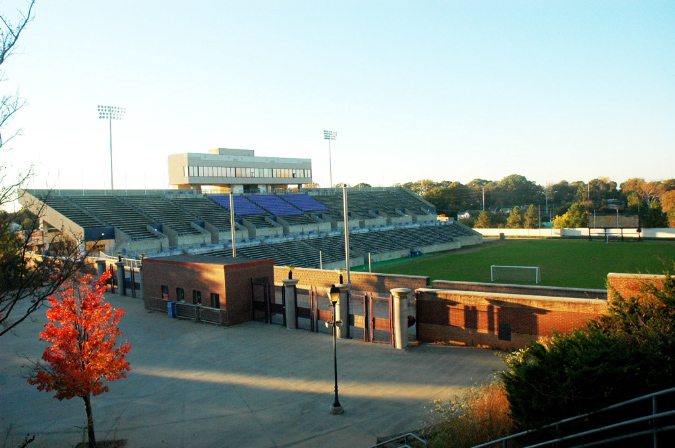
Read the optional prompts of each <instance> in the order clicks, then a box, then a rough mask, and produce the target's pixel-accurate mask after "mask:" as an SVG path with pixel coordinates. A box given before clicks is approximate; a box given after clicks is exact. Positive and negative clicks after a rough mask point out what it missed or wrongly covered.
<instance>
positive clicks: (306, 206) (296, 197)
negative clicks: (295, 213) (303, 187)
mask: <svg viewBox="0 0 675 448" xmlns="http://www.w3.org/2000/svg"><path fill="white" fill-rule="evenodd" d="M278 196H279V198H281V199H283V200H284V201H286V202H288V203H289V204H291V205H293V206H294V207H295V208H297V209H298V210H302V211H303V212H320V211H324V210H328V207H326V206H325V205H323V204H322V203H321V202H319V201H317V200H316V199H314V198H313V197H311V196H308V195H306V194H280V195H278Z"/></svg>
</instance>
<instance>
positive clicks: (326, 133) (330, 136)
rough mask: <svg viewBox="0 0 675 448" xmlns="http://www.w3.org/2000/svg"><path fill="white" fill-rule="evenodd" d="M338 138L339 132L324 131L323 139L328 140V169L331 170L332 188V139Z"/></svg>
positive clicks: (331, 186)
mask: <svg viewBox="0 0 675 448" xmlns="http://www.w3.org/2000/svg"><path fill="white" fill-rule="evenodd" d="M336 138H337V132H333V131H323V139H324V140H328V169H329V171H330V188H333V162H332V160H331V159H332V158H331V155H330V141H331V140H335V139H336Z"/></svg>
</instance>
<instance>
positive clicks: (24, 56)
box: [0, 0, 675, 188]
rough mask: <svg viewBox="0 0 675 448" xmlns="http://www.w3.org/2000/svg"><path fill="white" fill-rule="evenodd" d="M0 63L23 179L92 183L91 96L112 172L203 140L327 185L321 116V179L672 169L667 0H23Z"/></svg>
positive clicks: (12, 156)
mask: <svg viewBox="0 0 675 448" xmlns="http://www.w3.org/2000/svg"><path fill="white" fill-rule="evenodd" d="M21 4H22V2H21V1H18V0H12V1H5V2H3V3H2V4H1V5H0V8H1V10H2V13H3V14H5V15H10V16H11V12H12V11H13V10H15V9H16V8H17V7H18V6H20V5H21ZM3 68H4V69H5V73H6V78H7V81H5V82H4V83H2V84H0V87H1V88H2V89H3V91H4V92H12V91H13V90H14V89H16V88H18V89H19V91H20V93H21V95H22V96H23V97H24V98H25V99H26V100H27V101H28V105H27V106H26V107H25V108H24V109H23V110H22V111H21V112H20V114H18V115H17V116H16V118H15V119H14V120H13V121H12V123H11V125H12V126H14V127H21V128H22V129H23V131H22V136H21V137H20V138H17V139H16V140H14V141H13V142H12V143H13V144H12V145H11V146H12V148H13V150H12V151H11V152H10V153H4V154H2V157H3V159H5V160H9V161H11V163H13V166H14V167H16V169H17V170H18V169H20V168H25V167H26V166H27V165H29V164H31V163H32V164H35V166H36V171H37V176H36V178H35V179H34V180H33V181H32V182H31V185H30V186H34V187H36V188H44V187H54V188H59V187H60V188H82V186H84V187H85V188H104V187H106V188H108V187H109V175H110V173H109V141H108V123H107V121H104V120H100V119H98V115H97V105H98V104H105V105H114V106H122V107H126V109H127V114H126V117H125V119H124V120H123V121H119V122H113V150H114V163H115V187H116V188H124V187H127V188H143V187H144V186H147V187H148V188H161V187H166V185H167V180H168V176H167V175H166V160H167V156H168V155H169V154H173V153H182V152H205V151H206V150H208V149H210V148H216V147H229V148H245V149H254V150H255V151H256V154H257V155H260V156H276V157H301V158H311V159H312V165H313V169H314V180H315V181H317V182H319V183H320V184H322V186H327V184H328V145H327V142H326V141H325V140H323V130H324V129H329V130H333V131H337V132H338V139H337V140H336V141H335V142H333V144H332V154H333V179H334V181H335V182H344V181H346V182H348V183H351V184H355V183H359V182H366V183H370V184H372V185H391V184H393V183H394V182H401V183H403V182H406V181H414V180H419V179H423V178H430V179H433V180H436V181H440V180H457V181H460V182H462V183H466V182H468V181H470V180H471V179H474V178H483V179H489V180H500V179H502V178H503V177H505V176H507V175H509V174H522V175H524V176H526V177H527V178H528V179H530V180H534V181H536V182H537V183H539V184H541V185H544V184H545V183H546V182H551V183H554V182H557V181H559V180H561V179H566V180H568V181H574V180H584V181H588V180H590V179H592V178H595V177H599V176H608V177H610V178H612V179H613V180H615V181H617V182H622V181H624V180H626V179H627V178H629V177H644V178H646V179H647V180H657V179H666V178H671V177H675V2H673V1H660V2H654V1H626V2H623V1H602V2H593V1H565V2H558V1H555V2H554V1H500V2H493V1H444V2H437V1H424V2H414V1H408V2H400V1H316V0H315V1H283V0H280V1H236V2H225V1H218V2H216V1H210V2H206V1H194V2H185V1H181V2H176V1H145V0H144V1H128V0H118V1H114V2H100V1H75V0H72V1H57V0H52V1H41V0H38V2H37V4H36V6H35V20H34V21H33V22H32V23H31V24H30V26H29V27H28V28H27V29H26V30H25V35H23V36H22V38H21V40H20V48H19V49H18V51H17V53H16V54H15V55H14V56H13V57H12V59H10V60H9V61H8V62H7V63H5V64H4V65H3ZM6 132H9V130H8V131H6ZM6 132H5V131H3V135H4V134H5V133H6Z"/></svg>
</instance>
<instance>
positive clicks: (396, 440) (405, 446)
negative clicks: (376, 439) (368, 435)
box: [369, 432, 429, 448]
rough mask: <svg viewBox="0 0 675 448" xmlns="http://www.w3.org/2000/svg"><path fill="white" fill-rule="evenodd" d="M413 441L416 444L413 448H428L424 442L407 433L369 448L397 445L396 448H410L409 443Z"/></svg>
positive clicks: (413, 434)
mask: <svg viewBox="0 0 675 448" xmlns="http://www.w3.org/2000/svg"><path fill="white" fill-rule="evenodd" d="M413 441H414V442H417V443H415V447H427V448H428V447H429V444H428V443H427V441H426V440H424V439H422V438H420V437H419V436H417V435H416V434H415V433H412V432H409V433H406V434H401V435H400V436H396V437H394V438H391V439H389V440H385V441H384V442H380V443H378V444H377V445H373V446H371V447H369V448H377V447H388V446H389V445H390V444H397V445H396V447H398V448H408V447H412V445H410V442H413ZM400 443H403V445H399V444H400Z"/></svg>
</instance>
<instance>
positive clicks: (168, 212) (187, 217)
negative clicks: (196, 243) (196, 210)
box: [120, 195, 200, 235]
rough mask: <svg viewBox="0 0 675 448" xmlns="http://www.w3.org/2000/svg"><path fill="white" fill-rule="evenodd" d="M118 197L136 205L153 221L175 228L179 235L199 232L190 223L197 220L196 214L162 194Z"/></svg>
mask: <svg viewBox="0 0 675 448" xmlns="http://www.w3.org/2000/svg"><path fill="white" fill-rule="evenodd" d="M120 199H121V200H123V201H126V202H128V203H129V204H131V205H132V206H136V207H138V208H139V209H140V210H142V212H143V213H145V214H146V215H147V216H148V217H150V218H151V219H152V220H153V221H154V222H155V223H162V224H163V225H165V226H168V227H170V228H171V229H173V230H175V231H176V232H177V233H178V234H179V235H197V234H199V233H200V232H199V231H198V230H196V229H195V228H193V227H192V226H191V225H190V223H191V222H193V221H197V220H198V218H197V216H195V215H192V214H190V213H189V212H187V211H184V210H183V209H182V208H180V207H179V206H177V205H175V204H173V203H171V202H170V201H168V200H167V199H165V198H164V197H162V196H154V195H150V196H147V195H143V196H126V197H124V196H123V197H121V198H120Z"/></svg>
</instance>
